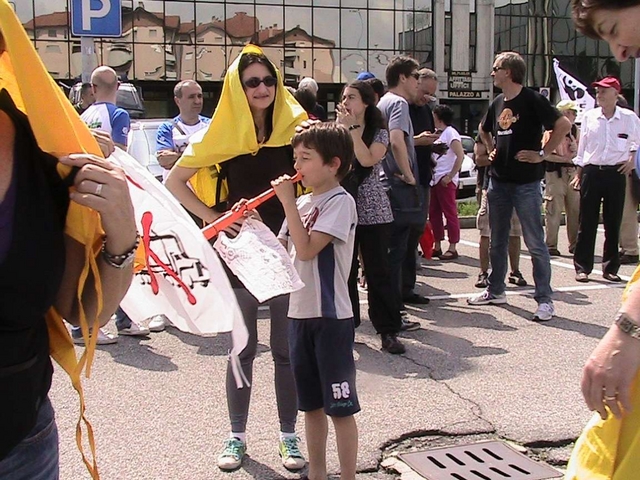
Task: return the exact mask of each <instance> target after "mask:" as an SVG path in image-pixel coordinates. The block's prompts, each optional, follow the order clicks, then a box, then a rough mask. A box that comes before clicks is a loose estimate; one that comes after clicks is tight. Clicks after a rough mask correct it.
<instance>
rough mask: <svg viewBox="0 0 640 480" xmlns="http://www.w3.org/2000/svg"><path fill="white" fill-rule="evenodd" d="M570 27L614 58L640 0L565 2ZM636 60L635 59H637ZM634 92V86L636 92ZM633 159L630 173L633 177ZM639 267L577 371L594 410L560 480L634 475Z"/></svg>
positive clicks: (639, 35)
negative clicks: (611, 321) (611, 319)
mask: <svg viewBox="0 0 640 480" xmlns="http://www.w3.org/2000/svg"><path fill="white" fill-rule="evenodd" d="M571 5H572V10H573V20H574V22H575V24H576V28H577V29H578V30H579V31H580V32H582V33H584V34H585V35H588V36H589V37H592V38H597V39H601V40H604V41H606V42H608V43H609V47H610V48H611V53H612V54H613V55H614V56H615V57H616V59H617V60H618V61H620V62H623V61H625V60H627V59H628V58H630V57H638V54H639V52H640V30H638V22H640V0H634V1H626V0H571ZM637 61H638V60H636V62H637ZM637 94H638V91H637V85H636V95H637ZM638 173H639V172H638V159H637V158H636V171H635V172H634V175H638ZM638 280H640V267H638V268H636V271H635V272H634V273H633V276H632V278H631V280H630V281H629V283H628V285H627V289H626V290H625V294H624V296H623V301H622V306H621V307H620V311H619V312H618V315H617V316H616V320H615V322H614V324H613V325H612V326H611V328H609V331H608V332H607V333H606V334H605V336H604V337H603V338H602V340H601V341H600V343H599V344H598V346H597V347H596V348H595V350H594V351H593V352H592V353H591V356H590V357H589V359H588V360H587V363H586V365H585V367H584V370H583V375H582V385H581V386H582V394H583V396H584V399H585V402H586V404H587V406H588V407H589V408H590V409H591V410H594V411H596V412H597V414H595V415H594V416H593V418H592V419H591V421H590V422H589V423H588V424H587V426H586V427H585V429H584V431H583V432H582V434H581V435H580V438H578V440H577V442H576V446H575V448H574V450H573V453H572V454H571V459H570V460H569V464H568V466H567V473H566V476H565V480H632V479H636V478H640V282H639V281H638Z"/></svg>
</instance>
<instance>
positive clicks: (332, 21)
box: [313, 8, 340, 47]
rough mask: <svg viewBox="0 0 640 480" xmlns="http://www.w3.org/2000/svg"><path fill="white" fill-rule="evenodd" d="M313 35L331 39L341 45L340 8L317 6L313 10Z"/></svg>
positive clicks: (336, 44)
mask: <svg viewBox="0 0 640 480" xmlns="http://www.w3.org/2000/svg"><path fill="white" fill-rule="evenodd" d="M313 35H314V36H315V37H320V38H323V39H325V40H330V41H332V42H333V44H334V45H335V46H336V47H339V46H340V10H338V9H336V8H315V9H314V11H313Z"/></svg>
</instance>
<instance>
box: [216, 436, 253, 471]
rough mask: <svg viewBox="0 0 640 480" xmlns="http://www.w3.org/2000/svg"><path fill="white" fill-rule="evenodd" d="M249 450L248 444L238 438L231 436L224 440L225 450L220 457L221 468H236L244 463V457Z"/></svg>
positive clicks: (219, 464) (219, 466)
mask: <svg viewBox="0 0 640 480" xmlns="http://www.w3.org/2000/svg"><path fill="white" fill-rule="evenodd" d="M246 452H247V446H246V444H245V443H244V442H242V441H240V440H238V439H237V438H230V439H228V440H226V441H225V442H224V450H223V451H222V453H221V454H220V456H219V457H218V468H219V469H220V470H235V469H236V468H239V467H240V465H242V459H243V458H244V455H245V453H246Z"/></svg>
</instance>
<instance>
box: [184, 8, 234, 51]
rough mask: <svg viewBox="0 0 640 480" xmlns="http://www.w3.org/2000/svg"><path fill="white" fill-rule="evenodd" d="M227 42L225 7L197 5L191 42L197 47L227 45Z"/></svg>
mask: <svg viewBox="0 0 640 480" xmlns="http://www.w3.org/2000/svg"><path fill="white" fill-rule="evenodd" d="M245 8H246V7H245ZM227 40H228V38H227V34H226V33H225V11H224V5H222V4H202V3H197V4H196V15H195V30H194V31H193V33H191V36H190V42H191V43H195V44H197V45H202V44H204V45H225V43H226V42H227Z"/></svg>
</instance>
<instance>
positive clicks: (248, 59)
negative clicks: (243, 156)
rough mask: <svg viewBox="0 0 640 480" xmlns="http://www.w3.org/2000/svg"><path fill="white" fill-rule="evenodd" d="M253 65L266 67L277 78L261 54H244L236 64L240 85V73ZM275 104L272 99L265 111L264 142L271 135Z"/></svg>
mask: <svg viewBox="0 0 640 480" xmlns="http://www.w3.org/2000/svg"><path fill="white" fill-rule="evenodd" d="M254 63H259V64H260V65H264V66H265V67H267V70H269V73H270V74H271V75H272V76H273V77H275V78H278V73H277V72H276V68H275V67H274V66H273V63H271V62H270V61H269V59H268V58H267V57H266V55H264V54H262V53H245V54H244V55H242V57H240V62H239V63H238V74H239V75H240V82H241V83H242V73H243V72H244V71H245V70H246V69H247V67H248V66H249V65H253V64H254ZM242 88H244V85H242ZM275 94H276V95H277V94H278V89H277V87H276V93H275ZM275 104H276V99H275V97H274V98H273V103H272V104H271V105H269V108H268V109H267V110H268V111H267V123H266V125H265V129H266V131H265V138H264V141H265V142H266V141H267V140H269V137H271V134H272V133H273V109H274V106H275Z"/></svg>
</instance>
